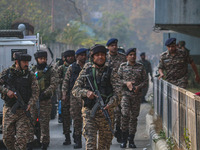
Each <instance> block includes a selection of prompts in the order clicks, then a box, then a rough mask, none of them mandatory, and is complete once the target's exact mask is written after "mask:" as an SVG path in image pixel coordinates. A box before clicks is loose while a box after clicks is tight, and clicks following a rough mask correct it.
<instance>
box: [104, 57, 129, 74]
mask: <svg viewBox="0 0 200 150" xmlns="http://www.w3.org/2000/svg"><path fill="white" fill-rule="evenodd" d="M109 61H110V63H111V66H112V67H113V71H114V72H116V73H117V71H118V69H119V66H120V64H121V63H123V62H126V56H125V55H124V54H122V53H117V55H115V56H112V55H110V54H109V53H108V54H107V62H109Z"/></svg>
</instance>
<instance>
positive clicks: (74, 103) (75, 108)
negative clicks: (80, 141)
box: [70, 94, 83, 135]
mask: <svg viewBox="0 0 200 150" xmlns="http://www.w3.org/2000/svg"><path fill="white" fill-rule="evenodd" d="M81 109H82V101H81V99H77V98H75V97H74V96H73V95H72V94H71V96H70V115H71V117H72V119H73V121H74V122H73V127H74V134H75V135H81V134H82V124H83V119H82V114H81Z"/></svg>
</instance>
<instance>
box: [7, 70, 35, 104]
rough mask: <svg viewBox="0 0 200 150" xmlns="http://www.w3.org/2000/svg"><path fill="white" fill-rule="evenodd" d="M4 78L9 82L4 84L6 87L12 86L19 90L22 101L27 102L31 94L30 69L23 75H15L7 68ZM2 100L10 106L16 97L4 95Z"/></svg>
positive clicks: (10, 87)
mask: <svg viewBox="0 0 200 150" xmlns="http://www.w3.org/2000/svg"><path fill="white" fill-rule="evenodd" d="M5 80H6V82H7V83H8V84H9V85H5V86H6V88H8V89H10V90H12V88H13V87H14V88H15V89H16V90H18V91H19V94H20V95H21V97H22V99H23V101H24V103H25V104H28V102H29V100H30V98H31V95H32V89H31V84H32V77H31V74H30V71H28V73H27V74H26V75H24V76H17V75H15V74H14V73H12V72H11V71H10V69H8V70H7V76H6V78H5ZM4 100H5V105H6V106H7V107H12V106H13V105H14V104H15V103H16V98H9V97H8V96H7V95H5V96H4Z"/></svg>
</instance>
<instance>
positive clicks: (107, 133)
mask: <svg viewBox="0 0 200 150" xmlns="http://www.w3.org/2000/svg"><path fill="white" fill-rule="evenodd" d="M92 68H95V74H96V79H97V81H98V79H100V78H101V79H102V75H103V73H104V72H105V69H108V65H107V64H105V65H104V66H103V67H101V68H96V67H95V66H94V65H92V66H91V65H88V63H87V64H86V65H85V66H84V68H83V70H82V71H81V72H80V74H79V77H78V78H77V80H76V82H75V85H74V87H73V89H72V94H73V95H74V96H75V97H77V98H81V99H83V101H84V103H83V107H82V117H83V135H84V137H85V139H86V149H87V150H89V149H91V150H96V149H97V148H96V147H97V144H96V143H97V132H98V131H99V132H98V149H105V150H107V149H110V145H111V141H112V138H113V136H112V133H111V130H110V128H109V125H108V122H107V120H106V119H105V117H104V115H103V113H102V112H100V110H97V112H96V115H95V117H94V118H92V117H91V116H90V114H91V109H92V107H93V106H94V103H95V101H94V100H89V99H87V96H86V95H87V91H88V90H90V91H91V89H90V87H88V86H89V85H88V84H89V83H88V81H87V79H86V77H83V76H84V75H87V74H91V72H90V70H88V69H92ZM109 76H110V78H109V80H110V82H107V84H111V86H112V87H113V96H111V97H110V98H109V99H108V101H107V102H106V104H108V105H110V107H109V114H110V118H111V120H112V126H113V125H114V124H113V123H114V122H113V117H114V113H113V108H114V107H115V106H116V104H117V101H118V99H117V95H116V93H115V91H116V85H114V83H115V82H116V80H115V78H113V77H114V75H113V71H112V72H111V73H109ZM90 77H91V75H90ZM93 81H94V80H91V82H92V84H94V83H93ZM99 86H100V85H99V84H98V87H99ZM100 87H102V86H100ZM106 87H108V86H106ZM101 94H102V93H101Z"/></svg>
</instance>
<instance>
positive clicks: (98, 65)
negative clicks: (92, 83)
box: [94, 62, 105, 67]
mask: <svg viewBox="0 0 200 150" xmlns="http://www.w3.org/2000/svg"><path fill="white" fill-rule="evenodd" d="M94 64H95V65H96V66H98V67H103V66H104V65H105V62H104V63H103V64H101V65H99V64H97V63H95V62H94Z"/></svg>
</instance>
